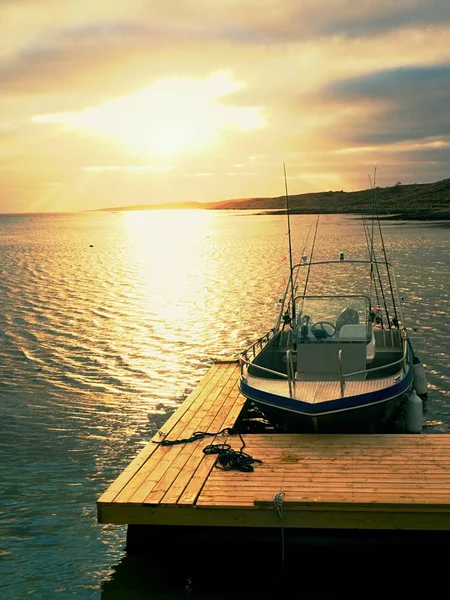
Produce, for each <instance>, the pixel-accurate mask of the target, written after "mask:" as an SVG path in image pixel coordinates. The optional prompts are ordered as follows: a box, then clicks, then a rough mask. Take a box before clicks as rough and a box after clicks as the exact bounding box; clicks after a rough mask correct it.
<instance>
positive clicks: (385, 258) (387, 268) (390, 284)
mask: <svg viewBox="0 0 450 600" xmlns="http://www.w3.org/2000/svg"><path fill="white" fill-rule="evenodd" d="M375 176H376V169H375ZM375 194H376V188H375V177H374V203H375ZM376 214H377V223H378V231H379V233H380V241H381V249H382V251H383V257H384V264H385V266H386V274H387V278H388V282H389V290H390V292H391V298H392V308H393V309H394V319H392V322H393V324H394V326H395V327H398V314H397V305H396V302H395V294H394V290H393V288H392V279H391V271H390V268H389V263H388V259H387V254H386V246H385V245H384V236H383V232H382V229H381V222H380V214H379V212H378V208H377V211H376ZM386 316H387V315H386ZM388 325H389V329H391V323H390V320H389V319H388Z"/></svg>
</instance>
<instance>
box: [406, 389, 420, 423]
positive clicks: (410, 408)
mask: <svg viewBox="0 0 450 600" xmlns="http://www.w3.org/2000/svg"><path fill="white" fill-rule="evenodd" d="M405 421H406V431H407V432H408V433H420V432H421V431H422V427H423V405H422V400H421V398H419V396H418V394H417V392H416V390H414V389H413V390H411V393H410V394H409V396H408V399H407V400H406V416H405Z"/></svg>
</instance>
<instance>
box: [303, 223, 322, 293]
mask: <svg viewBox="0 0 450 600" xmlns="http://www.w3.org/2000/svg"><path fill="white" fill-rule="evenodd" d="M319 218H320V215H317V221H316V229H315V230H314V238H313V242H312V247H311V256H310V258H309V265H308V270H307V272H306V279H305V287H304V289H303V298H305V294H306V288H307V287H308V279H309V274H310V272H311V262H312V259H313V254H314V247H315V245H316V237H317V228H318V226H319Z"/></svg>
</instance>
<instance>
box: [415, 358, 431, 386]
mask: <svg viewBox="0 0 450 600" xmlns="http://www.w3.org/2000/svg"><path fill="white" fill-rule="evenodd" d="M413 370H414V389H415V390H416V392H417V393H418V394H419V396H426V395H427V394H428V382H427V377H426V375H425V370H424V368H423V364H422V362H421V360H420V358H419V357H418V356H415V357H414V360H413Z"/></svg>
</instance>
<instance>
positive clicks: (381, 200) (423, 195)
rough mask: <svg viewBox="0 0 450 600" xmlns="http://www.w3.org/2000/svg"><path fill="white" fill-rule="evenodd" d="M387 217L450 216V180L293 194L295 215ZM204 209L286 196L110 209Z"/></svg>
mask: <svg viewBox="0 0 450 600" xmlns="http://www.w3.org/2000/svg"><path fill="white" fill-rule="evenodd" d="M374 194H375V198H376V206H375V208H376V212H377V213H378V215H380V216H385V217H387V218H400V219H414V220H435V219H446V220H447V219H450V179H443V180H442V181H437V182H435V183H420V184H416V183H413V184H411V185H402V184H400V183H398V184H397V185H394V186H392V187H384V188H383V187H377V188H376V190H375V192H374V190H372V189H370V188H369V189H366V190H360V191H352V192H344V191H328V192H317V193H311V194H294V195H289V209H290V213H292V214H326V213H328V214H336V213H338V214H345V213H348V214H355V213H356V214H358V213H362V214H372V213H373V210H374ZM161 208H165V209H174V208H202V209H209V210H244V209H247V210H248V209H251V210H260V211H262V212H264V211H266V210H270V211H271V212H273V211H274V210H275V211H285V210H286V197H285V196H277V197H274V198H240V199H235V200H223V201H221V202H177V203H170V204H157V205H156V204H146V205H134V206H126V207H121V208H114V209H108V210H118V211H120V210H150V209H161Z"/></svg>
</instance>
